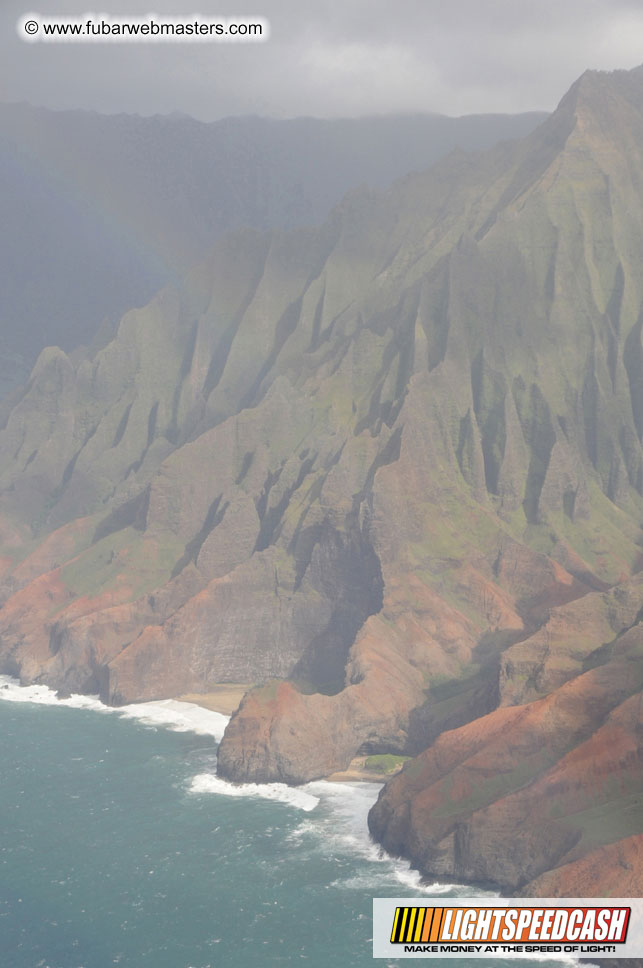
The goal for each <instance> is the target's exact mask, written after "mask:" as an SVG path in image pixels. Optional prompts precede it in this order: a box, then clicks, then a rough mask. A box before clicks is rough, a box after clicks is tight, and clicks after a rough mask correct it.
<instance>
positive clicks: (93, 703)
mask: <svg viewBox="0 0 643 968" xmlns="http://www.w3.org/2000/svg"><path fill="white" fill-rule="evenodd" d="M0 699H4V700H5V701H6V702H31V703H37V704H38V705H41V706H67V707H70V708H72V709H91V710H93V711H94V712H97V713H111V714H113V715H117V716H122V717H124V718H126V719H138V720H139V721H140V722H142V723H145V724H146V725H148V726H165V727H167V728H168V729H172V730H175V731H178V732H193V733H200V734H201V735H204V736H213V737H214V738H215V739H216V740H220V739H221V737H222V736H223V732H224V730H225V728H226V725H227V723H228V720H229V718H230V717H229V716H224V715H223V714H222V713H215V712H212V711H211V710H209V709H203V708H202V707H201V706H197V705H195V704H194V703H191V702H178V701H177V700H176V699H164V700H161V701H159V702H140V703H132V704H130V705H129V706H119V707H114V706H106V705H105V703H102V702H101V701H100V699H99V698H98V696H82V695H79V694H73V695H71V696H69V697H68V698H67V699H59V698H58V696H57V695H56V693H55V692H54V691H53V689H49V687H48V686H41V685H34V686H21V685H20V683H19V682H18V680H17V679H13V678H12V677H11V676H0Z"/></svg>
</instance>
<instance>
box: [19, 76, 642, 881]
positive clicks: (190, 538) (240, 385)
mask: <svg viewBox="0 0 643 968" xmlns="http://www.w3.org/2000/svg"><path fill="white" fill-rule="evenodd" d="M642 107H643V72H641V71H640V70H639V71H635V72H631V73H630V74H620V73H617V74H614V75H602V74H592V73H589V74H586V75H584V76H583V77H582V78H581V79H580V80H579V81H578V82H577V83H576V84H575V85H574V87H573V88H572V89H571V91H570V92H569V93H568V95H566V97H565V98H564V99H563V101H562V102H561V104H560V106H559V108H558V110H557V111H556V112H555V114H554V115H553V116H552V117H551V118H549V119H548V120H547V121H545V123H544V124H543V125H541V127H540V128H538V129H537V130H536V131H535V132H534V133H533V134H531V135H530V136H529V137H527V138H526V139H524V140H523V141H521V142H517V143H509V144H504V145H501V146H499V147H497V148H495V149H493V150H491V151H490V152H488V153H486V154H483V155H476V156H470V155H466V154H464V153H463V152H456V153H455V154H453V155H451V156H450V157H449V158H448V159H447V160H445V161H444V162H443V163H440V164H438V165H437V166H435V167H434V168H432V169H431V170H429V171H428V172H426V173H423V174H419V175H412V176H409V177H407V178H405V179H404V180H403V181H401V182H399V183H397V184H396V185H395V186H394V188H393V189H391V190H390V191H389V192H387V193H386V194H384V195H381V196H378V195H376V194H375V193H373V192H370V191H359V192H355V193H353V194H352V195H349V196H348V197H347V198H346V199H345V200H344V202H343V203H342V204H341V205H340V206H339V207H338V208H337V209H336V210H335V211H334V212H333V214H332V216H331V217H330V219H329V220H328V221H327V223H326V224H325V225H324V226H323V227H322V228H321V229H318V230H312V229H310V230H309V229H300V230H298V231H296V232H292V233H281V232H275V233H272V234H270V235H261V234H257V233H254V232H251V231H245V232H241V233H238V234H237V235H235V236H232V237H228V238H227V239H226V240H225V241H222V242H221V243H220V244H218V245H217V247H216V248H215V250H214V251H213V252H212V254H211V255H210V256H209V257H208V258H207V259H206V260H205V261H204V262H203V263H202V264H201V265H200V266H199V267H197V268H196V269H195V270H194V271H193V272H192V273H191V274H189V276H188V277H186V279H185V281H184V283H183V284H182V285H181V286H180V287H175V288H168V289H166V290H163V291H162V292H161V293H160V294H159V295H158V296H157V297H156V298H155V299H154V300H153V301H152V303H150V305H149V306H147V307H146V308H145V309H142V310H135V311H132V312H130V313H128V314H127V315H126V316H125V317H124V318H123V320H122V321H121V323H120V326H119V328H118V332H117V334H116V336H115V338H114V339H113V340H112V341H110V342H109V343H108V344H107V345H106V346H105V347H104V348H103V349H100V350H98V351H97V352H96V353H95V354H94V355H93V357H92V358H90V359H85V360H82V361H75V360H72V359H70V358H69V357H68V356H66V355H65V354H64V353H63V352H62V351H60V350H46V351H44V352H43V354H41V356H40V358H39V360H38V363H37V365H36V367H35V369H34V372H33V374H32V377H31V380H30V381H29V384H28V386H27V387H26V389H25V391H24V393H23V394H22V395H21V397H20V398H19V399H18V400H17V401H16V402H15V405H14V406H13V407H12V408H11V409H10V410H9V412H8V413H7V416H6V422H5V423H4V427H3V429H2V431H1V432H0V452H1V453H2V456H3V460H2V468H3V472H2V476H1V477H0V515H1V518H0V537H1V541H2V544H1V546H0V555H1V560H2V562H3V568H4V574H3V578H2V589H1V593H2V600H3V603H4V604H3V608H2V611H1V612H0V668H2V670H3V671H8V672H12V673H14V674H18V675H20V676H21V677H22V679H23V680H24V681H45V682H47V683H49V684H51V685H53V686H54V687H56V688H59V689H61V690H63V691H69V690H89V691H94V690H96V689H98V690H99V691H100V692H101V695H102V696H103V697H104V698H105V699H106V700H108V701H110V702H113V703H120V702H126V701H133V700H135V699H136V700H140V699H151V698H161V697H165V696H173V695H174V696H175V695H180V694H182V693H185V692H197V691H207V688H208V685H209V684H212V683H214V682H218V681H225V680H228V681H255V682H258V683H260V685H259V686H258V687H257V688H256V689H254V690H252V691H251V692H250V693H249V694H248V695H247V696H246V698H245V699H244V701H243V702H242V705H241V707H240V709H239V711H238V713H237V714H236V715H235V716H234V717H233V719H232V720H231V722H230V724H229V727H228V729H227V731H226V735H225V737H224V739H223V742H222V744H221V747H220V750H219V770H220V772H221V773H222V774H224V775H227V776H230V777H233V778H237V779H253V780H269V779H280V780H287V781H289V782H299V781H302V780H305V779H310V778H313V777H319V776H324V775H327V774H328V773H330V772H332V771H333V770H336V769H340V768H343V767H345V766H347V765H348V763H349V762H350V759H351V758H352V757H353V756H354V755H355V754H356V753H358V752H359V753H371V752H394V753H401V754H410V755H415V754H420V755H419V757H418V758H417V759H416V760H413V761H412V762H411V764H410V765H409V766H408V767H407V768H406V769H405V770H404V771H403V772H402V773H401V774H400V776H399V777H398V778H396V779H395V780H394V781H392V782H391V783H390V784H389V785H388V786H387V788H386V790H385V792H384V793H383V795H382V798H381V800H380V802H379V804H378V805H377V807H376V809H375V810H374V812H373V814H372V821H371V822H372V829H373V831H374V832H375V833H376V835H377V836H378V838H380V839H381V840H382V841H383V842H384V843H385V844H386V846H387V847H388V848H389V849H392V850H396V851H398V852H401V853H404V854H407V855H408V856H410V857H412V858H413V860H414V862H415V863H417V864H418V866H420V867H421V868H422V869H424V870H427V871H428V870H430V871H436V872H440V873H444V872H445V871H448V872H449V874H450V876H455V877H462V878H466V879H485V880H495V881H496V882H497V883H502V884H503V885H510V886H516V885H521V886H523V887H524V888H525V889H526V887H527V881H534V882H535V880H536V879H537V878H539V877H542V876H544V875H545V874H546V872H547V871H548V870H550V869H551V868H552V867H559V866H560V867H561V869H562V868H563V867H564V868H565V870H567V871H569V870H571V869H572V867H573V865H578V864H579V863H581V862H582V861H583V857H585V856H586V855H587V853H588V851H593V850H599V849H600V850H606V849H607V848H608V847H609V845H610V844H613V843H615V842H617V841H620V840H621V839H623V843H624V845H625V838H632V837H636V836H638V834H640V832H641V831H640V824H638V823H637V821H636V820H635V819H633V818H635V817H636V815H637V813H636V810H634V809H633V807H632V804H635V803H636V802H638V801H636V797H637V796H638V795H639V792H640V791H638V788H637V786H636V784H637V783H638V782H639V779H640V765H637V764H640V757H639V754H638V753H636V750H637V749H638V747H637V746H636V742H638V740H637V739H636V736H637V732H636V731H637V729H638V726H637V725H636V716H635V713H634V705H632V704H633V703H635V700H634V698H633V697H635V695H636V694H637V692H638V691H640V689H641V685H642V683H641V682H640V681H639V674H638V672H637V669H638V668H639V666H640V660H637V655H638V652H637V649H638V647H639V643H640V611H639V610H640V608H641V604H642V603H643V596H642V595H641V587H642V586H641V582H640V580H639V578H638V577H637V573H638V571H639V570H640V565H641V545H640V540H641V533H640V522H641V521H642V520H643V517H642V512H643V498H642V496H641V495H642V491H643V463H642V459H643V454H642V452H641V427H640V426H639V424H640V423H641V420H643V418H642V417H641V412H643V411H641V406H642V404H641V401H640V400H639V396H640V384H641V379H643V370H641V367H640V365H639V363H640V358H642V359H643V348H642V346H641V312H642V306H643V291H642V289H643V282H642V280H641V277H640V265H641V262H642V259H643V232H642V230H641V225H642V224H643V199H642V194H641V185H640V171H641V170H642V169H641V160H642V159H641V153H642V152H643V116H642V114H641V108H642ZM640 370H641V372H639V371H640ZM637 662H638V665H637ZM602 729H606V730H607V732H606V733H601V730H602ZM508 736H511V737H512V742H511V743H508V741H507V737H508ZM514 736H515V739H516V742H515V744H514V743H513V737H514ZM606 737H607V739H606ZM613 737H617V739H618V748H619V750H620V751H621V752H619V756H618V758H617V760H616V762H617V764H618V765H617V769H616V773H615V776H616V779H615V781H614V782H615V783H617V784H619V783H621V782H622V783H623V784H624V789H627V797H631V798H632V797H633V798H634V799H633V800H632V799H630V800H629V801H627V802H626V799H627V797H626V794H625V793H623V794H621V793H620V792H619V793H618V797H617V799H618V800H619V803H620V802H621V800H622V801H623V802H622V811H621V812H620V813H619V810H621V808H620V807H619V810H615V811H614V812H613V813H612V812H611V810H610V809H609V808H607V807H605V804H606V803H608V804H609V803H610V802H611V801H610V800H609V797H608V795H607V793H605V795H604V794H603V793H601V792H600V791H602V790H604V788H605V789H607V788H608V787H609V784H610V783H611V780H606V781H605V783H604V784H602V785H601V784H594V783H593V782H592V780H591V777H590V778H589V779H588V777H587V775H586V771H584V770H583V769H581V767H580V765H579V764H582V763H583V762H584V759H583V757H587V756H591V757H594V756H596V757H599V752H600V751H601V750H603V749H604V748H605V744H606V743H609V742H612V738H613ZM614 742H616V740H614ZM592 744H594V746H592ZM427 748H428V749H427ZM423 750H426V752H424V753H423V752H422V751H423ZM583 750H585V752H583ZM588 751H589V752H588ZM574 757H576V758H574ZM637 757H638V758H637ZM445 763H446V766H445V765H444V764H445ZM605 769H606V771H607V772H606V773H605V776H606V777H609V776H611V774H609V771H608V770H607V766H606V768H605ZM556 771H559V772H558V773H557V772H556ZM560 771H562V772H560ZM637 771H638V772H637ZM559 773H560V775H559ZM481 777H483V778H486V779H485V782H484V783H482V790H481V792H480V793H476V789H477V787H478V786H479V785H480V783H481ZM565 784H569V790H568V789H567V787H566V786H565ZM561 785H562V786H561ZM552 788H553V789H556V790H558V789H559V788H560V789H561V791H562V792H561V793H560V795H558V794H557V797H558V800H557V801H556V804H557V805H556V808H555V809H556V810H558V814H557V816H558V817H559V818H560V822H559V823H556V824H554V823H553V821H552V822H551V823H550V824H549V825H547V824H544V823H540V826H538V825H537V824H536V819H537V817H536V814H537V807H538V805H539V804H549V803H550V801H552V793H551V791H552ZM619 789H620V788H619ZM637 791H638V792H637ZM532 797H533V804H534V807H533V810H534V811H535V813H534V815H533V816H532V814H531V813H529V811H530V810H531V806H530V805H531V803H532V799H531V798H532ZM601 797H602V798H603V799H601ZM454 804H455V806H454ZM628 804H629V806H628ZM543 809H544V808H543ZM602 809H604V812H605V815H606V816H608V818H613V822H612V819H609V822H605V823H601V824H598V822H597V824H596V825H597V826H600V829H601V831H602V833H601V834H600V837H599V838H598V840H597V837H598V835H596V836H595V837H594V839H592V836H590V834H589V833H588V832H587V831H588V830H589V828H590V826H591V824H590V820H589V819H588V812H591V810H595V811H598V813H596V814H595V815H596V816H598V815H599V814H600V811H601V810H602ZM494 811H495V812H494ZM621 813H622V815H623V817H624V818H625V819H623V820H622V821H621V820H620V819H618V817H620V816H621ZM577 815H578V816H577ZM638 815H639V816H640V811H639V812H638ZM543 816H544V814H543ZM436 817H437V818H438V819H440V818H441V819H440V822H439V823H438V822H437V820H436ZM571 817H575V819H573V820H572V819H569V818H571ZM579 817H580V819H579ZM521 825H523V826H524V827H525V829H532V827H533V830H534V831H536V832H535V833H534V834H533V838H532V841H533V842H535V840H536V839H537V837H538V836H542V837H544V836H545V833H546V830H548V829H552V831H553V830H554V828H555V830H556V835H555V836H553V834H552V838H551V848H550V849H549V848H548V850H547V851H543V852H542V860H543V864H542V865H541V866H540V867H538V868H533V865H531V866H530V864H529V863H527V860H526V859H525V857H524V856H523V854H522V853H520V851H524V849H526V848H525V847H520V848H519V849H518V848H516V852H515V854H514V853H513V852H512V851H506V852H505V853H504V854H503V852H502V851H501V850H500V849H499V847H498V844H497V843H496V841H495V840H494V839H493V835H492V832H493V831H494V830H496V831H498V830H502V831H504V833H505V835H506V831H507V830H508V829H514V828H515V829H521V830H522V829H523V827H521ZM538 832H539V833H538ZM600 838H603V839H602V840H601V841H600V843H599V842H598V841H599V840H600ZM508 841H510V842H511V844H512V847H513V838H512V837H509V838H508ZM526 843H527V840H526ZM626 847H627V845H625V846H624V847H623V849H624V850H625V849H626ZM627 849H628V850H629V847H628V848H627ZM543 865H544V866H543ZM532 868H533V869H532ZM574 870H580V868H578V867H575V868H574ZM579 876H580V875H579Z"/></svg>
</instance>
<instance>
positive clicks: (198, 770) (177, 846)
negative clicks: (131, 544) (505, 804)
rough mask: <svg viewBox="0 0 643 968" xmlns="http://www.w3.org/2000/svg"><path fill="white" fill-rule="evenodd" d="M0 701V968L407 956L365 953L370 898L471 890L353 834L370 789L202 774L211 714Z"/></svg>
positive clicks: (28, 695)
mask: <svg viewBox="0 0 643 968" xmlns="http://www.w3.org/2000/svg"><path fill="white" fill-rule="evenodd" d="M0 699H3V700H4V701H0V749H1V759H0V763H1V770H2V772H1V782H0V966H1V968H110V966H116V965H117V966H121V968H215V966H216V968H249V966H257V968H263V966H266V968H272V966H281V965H284V966H286V965H289V966H294V965H302V966H304V965H305V966H308V968H353V966H355V968H357V966H367V965H371V966H373V965H387V964H388V965H393V964H400V965H404V964H412V963H416V964H417V961H416V962H412V961H411V962H407V961H400V962H386V961H375V962H374V961H373V958H372V948H371V935H372V899H373V897H421V896H423V895H426V896H430V895H440V896H443V897H446V896H454V895H465V894H467V893H471V892H469V891H467V890H466V889H464V888H462V887H455V886H454V885H449V884H438V883H432V884H431V883H423V882H422V880H421V879H420V877H419V875H418V874H417V872H415V871H412V870H410V869H409V866H408V864H406V863H405V862H402V861H398V860H395V859H393V858H390V857H388V856H387V855H386V854H384V853H383V852H382V851H381V850H380V849H379V848H378V847H377V846H376V845H375V844H373V843H372V842H371V841H370V840H369V837H368V833H367V828H366V815H367V813H368V810H369V808H370V806H371V804H372V803H373V802H374V800H375V799H376V797H377V793H378V790H379V786H378V785H377V784H372V783H327V782H317V783H309V784H307V785H306V786H304V787H299V788H296V789H292V788H288V787H285V786H282V785H280V784H271V785H267V786H256V785H253V784H247V785H242V786H240V787H237V786H234V785H232V784H228V783H225V782H224V781H222V780H220V779H218V778H217V777H216V775H215V771H216V740H217V737H220V735H221V733H222V731H223V728H224V726H225V721H226V720H225V717H222V716H220V715H218V714H217V713H209V712H207V711H205V710H201V709H199V708H198V707H195V706H190V705H189V704H183V703H176V702H173V701H169V702H166V703H152V704H143V705H137V706H131V707H126V709H125V710H117V711H115V710H109V709H108V708H107V707H105V706H102V705H101V704H100V703H99V702H98V701H97V700H95V699H91V698H89V697H72V698H71V699H70V700H60V701H59V700H57V699H56V697H55V695H54V694H53V693H52V692H50V691H49V690H48V689H46V688H45V687H42V686H39V687H27V688H21V687H20V686H19V685H18V684H17V683H16V682H15V681H14V680H12V679H9V678H8V677H1V676H0ZM473 893H475V892H473ZM432 963H433V964H436V962H435V960H434V961H433V962H432ZM528 963H529V962H528ZM443 964H445V965H446V964H451V965H461V966H466V965H469V964H470V965H473V964H474V962H473V961H469V962H467V961H466V960H464V959H463V960H462V961H456V962H443ZM475 964H476V965H477V966H478V968H484V966H487V968H498V966H500V965H510V964H511V962H509V961H504V962H502V961H495V962H494V961H476V962H475ZM514 964H517V962H514ZM520 964H521V965H523V966H524V965H525V962H524V961H522V962H520ZM548 964H549V965H554V964H556V963H555V962H551V961H550V962H548ZM558 964H560V963H558Z"/></svg>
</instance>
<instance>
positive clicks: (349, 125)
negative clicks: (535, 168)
mask: <svg viewBox="0 0 643 968" xmlns="http://www.w3.org/2000/svg"><path fill="white" fill-rule="evenodd" d="M542 117H543V116H542V115H538V114H525V115H516V116H510V115H507V116H504V115H488V116H473V117H464V118H447V117H440V116H437V115H422V116H407V117H405V116H402V117H397V116H392V117H382V118H363V119H357V120H354V121H351V120H342V121H320V120H315V119H312V118H302V119H299V120H293V121H269V120H265V119H262V118H228V119H226V120H224V121H218V122H215V123H212V124H204V123H201V122H198V121H195V120H192V119H191V118H188V117H186V116H179V117H174V116H173V117H170V118H166V117H153V118H142V117H132V116H127V115H114V116H104V115H99V114H92V113H90V112H83V111H61V112H57V111H48V110H45V109H42V108H33V107H30V106H28V105H24V104H16V105H7V104H4V105H2V104H0V214H1V218H2V225H3V233H2V238H3V241H2V248H1V250H0V290H1V291H2V309H1V316H0V394H2V392H3V388H6V389H10V388H11V386H13V385H15V384H16V383H18V382H20V380H21V378H25V377H26V376H27V375H28V370H29V369H31V366H32V365H33V363H34V362H35V359H36V356H37V355H38V353H39V352H40V350H41V349H43V348H44V347H45V346H49V345H55V346H60V347H61V348H62V349H64V350H66V351H71V350H73V349H75V348H76V347H77V346H79V345H84V346H87V345H89V346H92V345H95V344H96V343H97V342H98V343H99V344H100V342H101V341H102V340H104V339H105V334H106V333H112V332H113V328H114V326H115V324H116V323H117V322H118V320H119V319H120V317H121V316H122V314H123V313H124V312H125V311H126V310H128V309H131V308H132V307H133V306H142V305H144V304H145V303H146V302H148V301H149V300H150V299H151V298H152V296H153V295H154V293H155V292H156V291H157V290H158V289H159V288H160V287H161V286H163V285H165V284H166V283H168V282H177V280H178V279H179V278H180V276H181V274H182V273H183V272H184V271H185V270H186V269H187V268H189V267H191V266H192V265H193V264H194V263H195V262H196V261H198V260H200V259H201V258H202V256H203V253H204V252H205V251H206V250H207V248H209V247H210V246H211V245H212V244H213V242H214V241H215V240H216V239H217V238H219V237H220V236H221V235H222V234H223V233H225V232H227V231H228V230H230V229H234V228H240V227H243V226H247V227H251V228H257V229H272V228H284V227H293V226H297V225H304V224H307V223H315V222H321V221H323V219H325V218H326V217H327V215H328V213H329V211H330V209H331V208H332V206H333V205H335V204H337V203H338V202H339V201H340V199H341V198H342V196H343V195H344V194H345V193H346V192H347V191H349V190H350V189H352V188H355V187H356V186H358V185H361V184H363V185H367V184H369V185H372V186H374V187H385V186H387V185H388V184H389V183H390V182H392V181H393V180H394V179H395V178H399V177H400V176H401V175H405V174H406V173H407V172H408V171H411V170H412V169H424V168H426V167H427V166H428V165H430V164H431V163H432V162H434V161H436V160H437V159H438V158H439V157H441V156H442V155H444V154H446V153H447V152H449V151H451V150H452V149H453V148H455V147H456V146H459V147H461V148H463V149H479V148H484V147H488V146H490V145H492V144H494V143H495V142H496V141H498V140H500V139H504V138H514V137H519V136H521V135H523V134H525V133H526V132H527V131H530V130H532V128H534V127H535V126H536V124H537V123H538V122H539V121H540V120H542Z"/></svg>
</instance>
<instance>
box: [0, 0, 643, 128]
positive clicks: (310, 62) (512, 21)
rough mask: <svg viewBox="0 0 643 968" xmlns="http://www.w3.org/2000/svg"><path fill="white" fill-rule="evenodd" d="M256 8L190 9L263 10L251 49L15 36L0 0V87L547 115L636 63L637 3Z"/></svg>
mask: <svg viewBox="0 0 643 968" xmlns="http://www.w3.org/2000/svg"><path fill="white" fill-rule="evenodd" d="M36 2H37V0H36ZM254 3H256V4H257V9H254V6H253V8H252V9H249V8H248V7H247V6H246V5H245V4H244V6H243V8H241V7H240V6H239V3H238V0H234V2H231V3H229V4H225V5H224V4H223V2H219V3H217V8H216V10H213V9H212V5H211V2H209V3H207V4H205V3H202V4H201V16H202V18H203V19H214V18H216V17H217V16H221V17H224V16H227V17H234V16H235V15H238V16H239V17H244V18H247V17H249V16H252V15H256V16H258V17H264V18H267V19H268V20H269V21H270V25H271V39H270V40H269V41H268V42H266V43H263V44H234V45H224V44H215V43H213V44H200V45H190V44H187V43H186V44H171V45H160V44H157V45H151V44H144V43H140V44H127V45H125V44H104V45H103V44H100V45H99V44H80V43H70V44H39V43H35V44H26V43H23V42H22V41H21V40H20V39H19V37H18V35H17V33H16V30H15V24H16V22H17V20H18V18H19V17H21V16H22V15H24V14H25V13H28V12H30V11H29V10H28V8H27V5H26V4H24V3H16V0H8V2H5V4H3V10H2V13H1V14H0V18H1V25H2V32H1V35H0V38H1V39H0V64H2V67H1V68H0V72H1V78H0V79H1V88H0V91H1V94H0V96H1V97H2V99H3V100H6V101H17V100H28V101H31V102H32V103H36V104H44V105H46V106H49V107H58V108H70V107H82V108H94V109H96V110H100V111H107V112H119V111H125V112H138V113H141V114H153V113H169V112H171V111H184V112H186V113H189V114H192V115H194V116H196V117H199V118H202V119H203V120H213V119H215V118H219V117H223V116H225V115H230V114H248V113H254V114H265V115H270V116H273V117H293V116H298V115H305V114H309V115H315V116H322V117H338V116H354V115H360V114H371V113H388V112H396V111H437V112H441V113H446V114H467V113H475V112H485V111H525V110H530V109H545V110H547V109H552V108H553V107H554V106H555V104H556V103H557V101H558V100H559V99H560V97H561V96H562V95H563V94H564V92H565V90H566V89H567V88H568V87H569V85H570V84H571V83H572V82H573V81H574V79H575V78H576V77H577V76H578V75H579V74H581V73H582V72H583V71H584V70H585V69H586V68H588V67H591V68H600V69H606V70H611V69H614V68H630V67H633V66H635V65H636V64H637V63H639V62H640V61H641V60H643V54H642V53H641V50H642V49H641V46H640V38H641V37H642V36H643V9H641V6H640V3H639V2H638V0H558V2H553V0H541V2H540V3H539V4H537V5H530V4H523V3H517V2H516V0H486V2H485V0H451V2H450V3H449V4H444V3H443V2H442V0H400V2H398V3H397V4H395V5H393V4H391V3H390V2H389V0H386V2H385V0H346V2H344V3H342V4H340V3H338V2H337V0H321V2H317V3H316V4H315V5H314V9H311V6H310V5H307V4H303V3H301V0H298V2H294V0H254ZM42 5H43V7H44V6H45V0H43V4H42ZM195 5H196V4H195ZM47 7H48V5H47ZM192 7H193V5H192V3H191V4H190V7H189V8H188V7H187V6H186V3H185V2H184V0H174V2H170V0H156V2H154V0H149V2H148V0H124V2H122V3H121V2H118V3H117V2H114V0H103V2H102V4H101V8H100V10H101V11H104V12H105V13H107V14H109V15H110V16H111V17H122V18H123V19H127V17H128V16H130V17H135V16H136V17H140V16H144V15H147V14H149V13H150V9H151V8H153V10H154V12H155V13H156V14H157V15H159V16H165V17H170V16H175V17H185V16H186V15H191V14H193V13H194V12H195V11H194V10H193V9H192ZM46 12H47V14H48V15H49V16H52V14H53V11H52V10H51V8H49V9H46ZM86 12H87V4H86V3H83V2H82V0H81V2H78V0H76V2H72V0H60V2H57V4H56V10H55V13H56V15H60V16H61V17H62V16H67V17H72V16H73V17H76V16H80V15H81V14H85V13H86ZM99 16H100V11H99V13H97V14H94V17H95V19H96V18H97V17H99Z"/></svg>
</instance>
